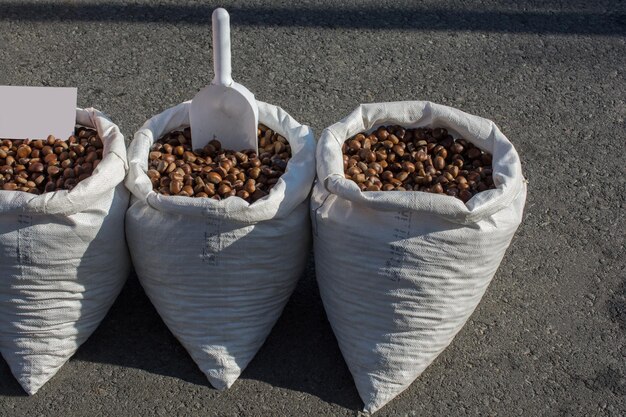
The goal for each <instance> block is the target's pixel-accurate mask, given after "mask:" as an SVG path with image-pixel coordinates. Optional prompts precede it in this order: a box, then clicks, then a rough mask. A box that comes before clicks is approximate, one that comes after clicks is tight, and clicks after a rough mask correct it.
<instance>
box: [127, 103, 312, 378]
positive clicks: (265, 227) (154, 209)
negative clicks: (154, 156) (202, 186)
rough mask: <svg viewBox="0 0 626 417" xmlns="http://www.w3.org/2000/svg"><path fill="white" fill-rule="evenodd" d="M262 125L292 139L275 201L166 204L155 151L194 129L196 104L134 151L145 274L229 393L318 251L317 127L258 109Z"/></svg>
mask: <svg viewBox="0 0 626 417" xmlns="http://www.w3.org/2000/svg"><path fill="white" fill-rule="evenodd" d="M258 105H259V122H261V123H263V124H265V125H266V126H268V127H269V128H270V129H272V130H274V131H276V132H278V133H279V134H281V135H282V136H284V137H285V138H286V139H287V140H288V141H289V144H290V145H291V150H292V158H291V159H290V160H289V163H288V165H287V170H286V172H285V174H283V175H282V176H281V177H280V179H279V180H278V182H277V183H276V185H275V186H274V188H272V190H271V191H270V193H269V195H267V196H266V197H264V198H262V199H260V200H258V201H256V202H254V203H253V204H249V203H247V202H246V201H245V200H243V199H241V198H239V197H229V198H226V199H223V200H221V201H216V200H213V199H210V198H190V197H181V196H165V195H161V194H158V193H156V192H154V191H153V189H152V184H151V182H150V179H149V178H148V176H147V175H146V171H147V169H148V153H149V150H150V146H151V145H152V144H153V143H154V141H155V140H158V139H159V138H160V137H161V136H163V135H164V134H165V133H168V132H170V131H172V130H175V129H180V128H183V127H186V126H189V107H190V102H185V103H182V104H179V105H178V106H175V107H173V108H171V109H168V110H166V111H164V112H163V113H161V114H159V115H157V116H154V117H153V118H152V119H150V120H148V121H147V122H146V123H145V124H144V126H143V127H142V128H141V129H140V130H139V131H138V132H137V133H136V134H135V138H134V140H133V142H132V143H131V145H130V148H129V161H130V173H129V175H128V178H127V181H126V185H127V187H128V188H129V189H130V190H131V192H132V195H133V196H132V199H131V206H130V208H129V210H128V213H127V218H126V234H127V239H128V244H129V247H130V251H131V256H132V259H133V264H134V265H135V270H136V271H137V276H138V277H139V280H140V282H141V284H142V286H143V288H144V289H145V291H146V293H147V295H148V297H149V298H150V300H151V301H152V303H153V304H154V306H155V307H156V309H157V311H158V312H159V314H160V316H161V318H162V319H163V321H164V322H165V324H166V325H167V326H168V328H169V329H170V330H171V331H172V333H173V334H174V336H176V338H178V340H179V341H180V342H181V343H182V344H183V346H184V347H185V348H186V349H187V351H188V352H189V354H190V355H191V357H192V358H193V359H194V361H195V362H196V363H197V364H198V366H199V368H200V369H201V370H202V372H203V373H204V374H205V375H206V376H207V378H208V379H209V381H210V383H211V384H212V385H213V386H214V387H215V388H217V389H225V388H228V387H230V386H231V385H232V384H233V383H234V382H235V380H236V379H237V378H238V377H239V375H240V374H241V372H242V371H243V369H244V368H245V367H246V366H247V365H248V363H249V362H250V360H252V358H253V357H254V355H255V354H256V352H257V351H258V349H259V348H260V347H261V345H262V344H263V342H264V341H265V339H266V337H267V336H268V334H269V332H270V330H271V329H272V327H273V326H274V324H275V322H276V320H277V319H278V317H279V316H280V314H281V312H282V310H283V308H284V306H285V304H286V303H287V300H288V299H289V296H290V295H291V293H292V291H293V289H294V287H295V286H296V283H297V281H298V279H299V277H300V275H301V274H302V272H303V270H304V266H305V263H306V259H307V257H308V254H309V251H310V245H311V242H310V241H311V232H310V220H309V215H308V207H309V198H308V197H309V193H310V190H311V186H312V184H313V179H314V177H315V140H314V138H313V134H312V132H311V129H310V128H308V127H307V126H303V125H300V124H299V123H298V122H296V121H295V120H294V119H293V118H292V117H291V116H289V115H288V114H287V113H286V112H285V111H284V110H282V109H280V108H278V107H275V106H272V105H270V104H266V103H263V102H258Z"/></svg>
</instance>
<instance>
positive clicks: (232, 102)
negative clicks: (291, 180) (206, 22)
mask: <svg viewBox="0 0 626 417" xmlns="http://www.w3.org/2000/svg"><path fill="white" fill-rule="evenodd" d="M213 65H214V69H215V78H213V81H212V82H211V84H210V85H208V86H206V87H204V88H203V89H202V90H200V91H199V92H198V94H196V96H195V97H194V98H193V100H192V101H191V110H190V112H189V123H190V125H191V136H192V144H193V148H194V149H199V148H202V147H204V145H206V144H207V143H209V142H210V141H211V140H213V139H217V140H219V141H220V142H221V143H222V148H224V149H232V150H235V151H241V150H244V149H254V150H255V151H258V143H257V125H258V123H259V109H258V106H257V104H256V100H255V99H254V94H252V93H251V92H250V91H249V90H248V89H247V88H246V87H244V86H243V85H241V84H237V83H236V82H234V81H233V79H232V78H231V67H230V17H229V15H228V12H227V11H226V10H224V9H222V8H219V9H215V10H214V11H213Z"/></svg>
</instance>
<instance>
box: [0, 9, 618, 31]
mask: <svg viewBox="0 0 626 417" xmlns="http://www.w3.org/2000/svg"><path fill="white" fill-rule="evenodd" d="M518 3H520V2H518ZM523 3H525V2H521V4H517V9H516V10H493V9H483V10H459V9H451V8H433V7H422V6H417V5H412V4H411V5H408V6H404V7H402V6H387V5H376V6H372V5H359V6H358V7H356V6H338V5H334V6H330V7H328V6H326V7H322V6H311V5H305V6H302V5H294V6H292V7H265V6H262V7H259V6H236V5H228V4H202V5H184V4H167V5H163V4H161V5H159V4H117V3H100V4H75V3H69V2H64V3H62V4H59V3H57V2H51V1H48V2H36V3H34V2H9V3H4V4H0V20H15V21H36V22H41V21H58V22H68V21H80V22H103V21H104V22H131V23H169V24H192V25H208V24H210V22H211V13H212V12H213V9H215V8H216V7H218V6H222V7H226V8H227V9H228V10H229V12H230V14H231V15H232V19H231V20H232V24H233V25H234V26H287V27H322V28H358V29H369V30H371V29H413V30H420V31H433V30H435V31H482V32H504V33H555V34H556V33H559V34H585V35H616V36H622V35H625V34H626V12H624V11H612V12H602V11H589V8H588V7H587V8H586V10H565V11H563V10H558V8H559V7H558V6H555V8H549V9H541V10H535V11H532V10H529V9H532V8H533V5H532V4H529V6H528V7H524V4H523ZM544 3H545V2H544ZM544 6H545V7H546V8H547V6H549V5H544ZM535 7H536V6H535ZM555 9H557V10H555Z"/></svg>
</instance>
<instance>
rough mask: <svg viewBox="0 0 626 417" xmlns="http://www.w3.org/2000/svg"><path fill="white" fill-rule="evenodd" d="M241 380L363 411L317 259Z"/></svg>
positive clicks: (310, 261)
mask: <svg viewBox="0 0 626 417" xmlns="http://www.w3.org/2000/svg"><path fill="white" fill-rule="evenodd" d="M241 379H250V380H258V381H262V382H265V383H268V384H270V385H272V386H276V387H281V388H286V389H289V390H293V391H299V392H303V393H308V394H311V395H314V396H316V397H318V398H320V399H321V400H323V401H325V402H328V403H332V404H335V405H339V406H341V407H345V408H348V409H352V410H358V409H361V408H362V407H363V403H362V402H361V399H360V397H359V394H358V392H357V390H356V387H355V385H354V382H353V380H352V375H351V374H350V371H349V370H348V367H347V365H346V363H345V362H344V360H343V357H342V355H341V351H340V350H339V346H338V345H337V341H336V339H335V336H334V335H333V332H332V329H331V327H330V324H329V323H328V320H327V318H326V314H325V312H324V308H323V305H322V300H321V298H320V296H319V290H318V288H317V282H316V280H315V265H314V262H313V255H312V254H311V256H310V257H309V260H308V262H307V266H306V269H305V272H304V274H303V276H302V277H301V279H300V281H299V282H298V286H297V287H296V289H295V291H294V293H293V294H292V296H291V298H290V300H289V302H288V303H287V305H286V306H285V309H284V310H283V314H282V315H281V317H280V318H279V319H278V322H277V323H276V325H275V326H274V328H273V329H272V332H271V333H270V335H269V336H268V338H267V340H266V341H265V344H264V345H263V346H262V347H261V349H260V350H259V352H258V353H257V355H256V356H255V358H254V359H253V360H252V362H251V363H250V364H249V365H248V367H247V368H246V370H245V371H244V372H243V374H242V375H241Z"/></svg>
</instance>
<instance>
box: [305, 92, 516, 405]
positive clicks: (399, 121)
mask: <svg viewBox="0 0 626 417" xmlns="http://www.w3.org/2000/svg"><path fill="white" fill-rule="evenodd" d="M385 125H402V126H404V127H407V128H414V127H419V126H439V127H445V128H447V129H448V130H449V131H450V133H451V134H452V135H453V136H454V137H455V138H457V137H459V136H460V137H463V138H465V139H467V140H469V141H471V142H472V143H474V144H475V145H476V146H477V147H479V148H480V149H482V150H484V151H487V152H490V153H492V155H493V179H494V182H495V185H496V189H493V190H488V191H484V192H481V193H479V194H477V195H475V196H474V197H473V198H472V199H471V200H469V201H468V202H467V203H466V204H464V203H463V202H462V201H461V200H459V199H456V198H453V197H450V196H447V195H438V194H431V193H425V192H417V191H415V192H412V191H411V192H406V191H386V192H385V191H379V192H361V191H360V189H359V188H358V186H357V185H356V183H354V182H353V181H351V180H348V179H346V178H345V176H344V172H343V159H342V150H341V146H342V144H343V142H344V141H345V140H346V139H348V138H350V137H352V136H353V135H355V134H356V133H359V132H363V131H372V130H373V129H375V128H377V127H378V126H385ZM316 159H317V175H318V181H317V183H316V185H315V187H314V190H313V194H312V197H311V217H312V222H313V233H314V251H315V268H316V273H317V280H318V284H319V288H320V293H321V296H322V300H323V302H324V307H325V309H326V313H327V315H328V319H329V321H330V324H331V326H332V328H333V331H334V333H335V336H336V338H337V341H338V343H339V347H340V348H341V352H342V354H343V356H344V358H345V360H346V363H347V365H348V367H349V368H350V371H351V373H352V376H353V378H354V381H355V384H356V387H357V389H358V391H359V394H360V396H361V398H362V400H363V402H364V403H365V410H366V411H369V412H374V411H376V410H378V409H379V408H380V407H382V406H383V405H385V404H386V403H387V402H388V401H390V400H391V399H393V398H394V397H395V396H396V395H398V394H399V393H400V392H402V391H403V390H405V389H406V388H407V387H408V386H409V385H410V384H411V383H412V382H413V381H414V380H415V378H417V377H418V376H419V375H420V374H421V373H422V371H423V370H424V369H425V368H426V367H427V366H428V365H429V364H430V363H431V362H432V361H433V360H434V359H435V358H436V357H437V355H439V353H441V352H442V351H443V349H445V348H446V346H448V345H449V344H450V342H451V341H452V339H453V337H454V336H455V335H456V333H457V332H458V331H459V330H460V329H461V327H462V326H463V324H464V323H465V322H466V320H467V319H468V318H469V316H470V315H471V313H472V312H473V311H474V309H475V308H476V306H477V305H478V303H479V301H480V299H481V297H482V296H483V294H484V292H485V290H486V289H487V286H488V285H489V282H490V281H491V279H492V277H493V275H494V274H495V272H496V269H497V268H498V265H499V264H500V261H501V260H502V257H503V256H504V252H505V250H506V248H507V247H508V245H509V243H510V241H511V239H512V237H513V234H514V233H515V230H516V229H517V226H518V225H519V223H520V221H521V218H522V210H523V207H524V202H525V198H526V185H525V180H524V178H523V176H522V171H521V165H520V161H519V157H518V155H517V153H516V151H515V149H514V148H513V145H511V143H510V142H509V141H508V140H507V138H506V137H505V136H504V135H503V134H502V133H501V132H500V130H498V128H497V127H496V126H495V125H494V124H493V122H491V121H489V120H486V119H483V118H480V117H476V116H472V115H469V114H466V113H463V112H461V111H459V110H456V109H453V108H450V107H446V106H441V105H436V104H433V103H430V102H424V101H416V102H396V103H380V104H364V105H361V106H359V107H358V108H357V109H356V110H355V111H354V112H352V113H351V114H350V115H349V116H347V117H346V118H345V119H343V120H341V121H340V122H338V123H336V124H334V125H332V126H330V127H329V128H327V129H325V130H324V131H323V132H322V135H321V138H320V140H319V143H318V147H317V157H316Z"/></svg>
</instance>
